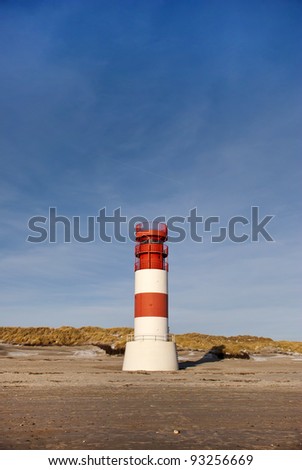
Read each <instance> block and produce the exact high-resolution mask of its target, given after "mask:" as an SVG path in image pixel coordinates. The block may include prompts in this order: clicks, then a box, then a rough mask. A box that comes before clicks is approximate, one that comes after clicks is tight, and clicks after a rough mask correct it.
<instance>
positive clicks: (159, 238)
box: [123, 222, 178, 370]
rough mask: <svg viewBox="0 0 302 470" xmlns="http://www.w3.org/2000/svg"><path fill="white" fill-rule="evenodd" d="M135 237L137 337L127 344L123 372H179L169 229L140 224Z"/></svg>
mask: <svg viewBox="0 0 302 470" xmlns="http://www.w3.org/2000/svg"><path fill="white" fill-rule="evenodd" d="M135 235H136V246H135V257H136V261H135V308H134V317H135V319H134V335H133V337H132V338H131V341H128V342H127V344H126V351H125V358H124V364H123V370H177V369H178V361H177V353H176V345H175V343H174V341H173V338H172V337H171V335H169V326H168V263H167V257H168V247H167V245H165V243H164V242H165V241H166V240H167V238H168V231H167V226H166V225H165V224H163V223H156V224H155V223H153V222H149V223H139V224H137V225H136V227H135Z"/></svg>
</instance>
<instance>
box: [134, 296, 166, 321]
mask: <svg viewBox="0 0 302 470" xmlns="http://www.w3.org/2000/svg"><path fill="white" fill-rule="evenodd" d="M134 316H135V317H164V318H167V317H168V295H167V294H161V293H158V292H143V293H141V294H135V312H134Z"/></svg>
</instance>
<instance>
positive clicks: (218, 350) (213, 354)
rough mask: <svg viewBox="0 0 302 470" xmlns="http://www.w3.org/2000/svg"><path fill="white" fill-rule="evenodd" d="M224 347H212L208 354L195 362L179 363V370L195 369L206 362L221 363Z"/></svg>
mask: <svg viewBox="0 0 302 470" xmlns="http://www.w3.org/2000/svg"><path fill="white" fill-rule="evenodd" d="M224 351H225V346H224V345H223V344H221V345H220V346H213V347H212V348H211V349H210V350H209V351H208V352H206V353H205V355H204V356H202V357H201V358H200V359H197V361H183V362H179V369H180V370H181V369H187V368H188V367H196V366H199V365H200V364H205V363H206V362H217V361H222V359H224V358H225V353H224Z"/></svg>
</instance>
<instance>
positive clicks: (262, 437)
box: [0, 344, 302, 450]
mask: <svg viewBox="0 0 302 470" xmlns="http://www.w3.org/2000/svg"><path fill="white" fill-rule="evenodd" d="M203 356H204V354H202V353H200V352H191V353H189V352H182V353H180V354H179V359H180V361H181V367H182V369H181V370H180V371H178V372H122V371H121V368H122V362H123V358H122V357H114V356H111V357H110V356H106V355H105V354H104V352H102V351H101V350H100V349H98V348H96V347H93V346H87V347H21V346H20V347H17V346H9V345H4V344H2V345H0V418H1V434H0V449H108V450H111V449H195V450H198V449H211V450H214V449H302V356H301V355H291V356H282V355H270V356H254V357H252V358H251V359H250V360H242V359H224V360H221V361H207V360H202V357H203Z"/></svg>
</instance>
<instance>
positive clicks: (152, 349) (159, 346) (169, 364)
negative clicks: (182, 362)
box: [123, 340, 178, 371]
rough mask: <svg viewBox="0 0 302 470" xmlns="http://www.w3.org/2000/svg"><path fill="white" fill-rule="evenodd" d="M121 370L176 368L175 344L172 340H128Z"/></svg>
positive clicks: (163, 369)
mask: <svg viewBox="0 0 302 470" xmlns="http://www.w3.org/2000/svg"><path fill="white" fill-rule="evenodd" d="M123 370H125V371H131V370H132V371H134V370H149V371H156V370H158V371H160V370H162V371H165V370H178V361H177V351H176V344H175V343H174V342H173V341H156V340H145V341H144V340H137V341H129V342H128V343H127V344H126V350H125V357H124V364H123Z"/></svg>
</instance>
